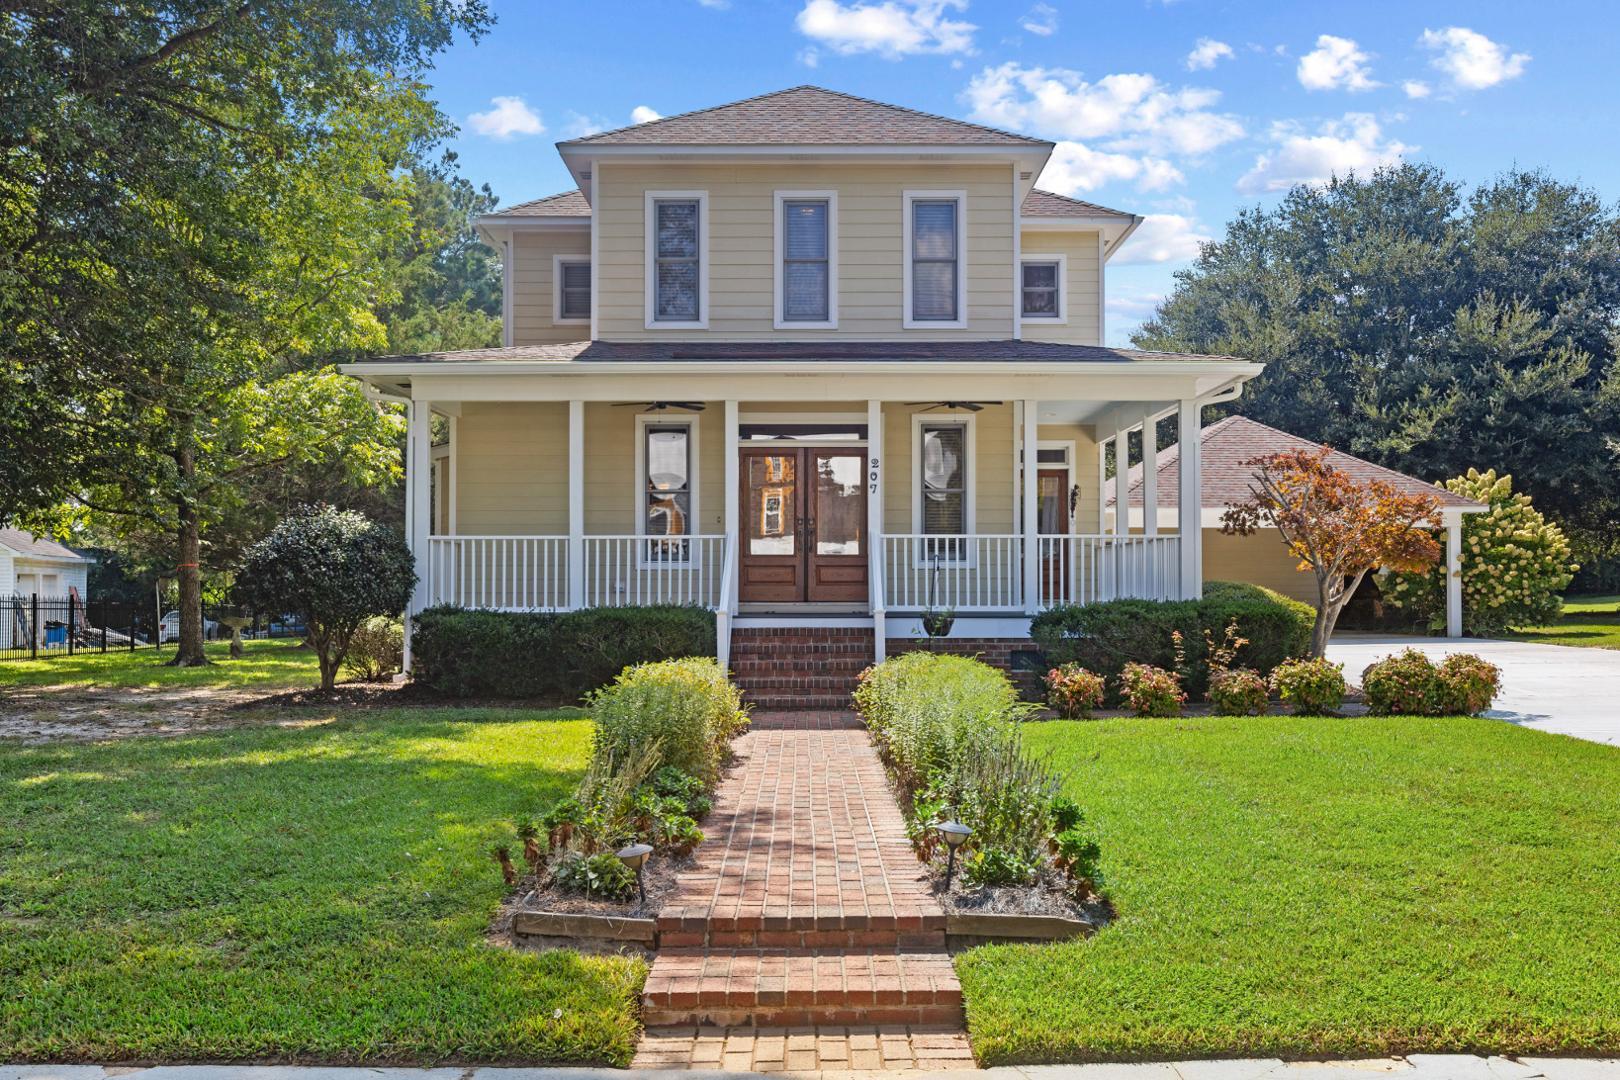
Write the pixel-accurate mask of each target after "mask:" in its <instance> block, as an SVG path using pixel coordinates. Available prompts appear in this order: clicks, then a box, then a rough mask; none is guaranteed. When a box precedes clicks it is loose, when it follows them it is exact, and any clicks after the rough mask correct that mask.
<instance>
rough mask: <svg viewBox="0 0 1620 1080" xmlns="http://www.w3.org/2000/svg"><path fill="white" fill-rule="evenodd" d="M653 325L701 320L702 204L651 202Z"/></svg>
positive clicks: (681, 200)
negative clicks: (655, 323)
mask: <svg viewBox="0 0 1620 1080" xmlns="http://www.w3.org/2000/svg"><path fill="white" fill-rule="evenodd" d="M652 205H653V237H654V241H653V245H654V247H653V290H652V291H653V321H655V322H676V323H682V322H684V323H692V322H699V321H701V319H702V317H703V311H702V298H701V292H702V290H701V285H700V282H701V276H702V271H703V267H702V265H701V260H702V257H703V241H702V203H701V200H699V199H695V198H679V199H654V200H653V204H652Z"/></svg>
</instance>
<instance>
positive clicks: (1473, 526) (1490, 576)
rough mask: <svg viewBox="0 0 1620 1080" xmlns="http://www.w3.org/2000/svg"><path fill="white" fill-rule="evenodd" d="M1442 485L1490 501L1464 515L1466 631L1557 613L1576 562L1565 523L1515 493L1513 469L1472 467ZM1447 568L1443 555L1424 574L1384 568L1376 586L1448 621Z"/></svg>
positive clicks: (1402, 603) (1535, 621)
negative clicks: (1499, 470) (1509, 472)
mask: <svg viewBox="0 0 1620 1080" xmlns="http://www.w3.org/2000/svg"><path fill="white" fill-rule="evenodd" d="M1443 486H1444V487H1445V489H1446V490H1447V491H1449V492H1451V493H1452V494H1454V495H1461V496H1462V497H1463V498H1465V499H1472V500H1474V501H1475V502H1481V503H1485V504H1486V505H1487V506H1489V507H1490V509H1489V510H1487V511H1485V512H1484V513H1482V514H1465V515H1464V516H1463V540H1462V582H1463V629H1464V631H1465V632H1466V633H1469V634H1476V635H1477V634H1493V633H1498V632H1500V631H1503V630H1511V629H1516V628H1518V627H1524V626H1541V625H1545V624H1546V623H1548V622H1551V621H1552V620H1553V619H1555V618H1557V617H1558V611H1559V608H1560V606H1561V604H1562V600H1561V598H1560V594H1561V593H1562V592H1563V590H1564V588H1565V586H1567V585H1568V584H1569V581H1570V578H1571V576H1572V575H1573V574H1574V573H1575V571H1576V570H1577V569H1578V567H1577V566H1576V565H1575V563H1574V562H1572V561H1571V559H1570V547H1569V540H1568V539H1567V538H1566V537H1565V536H1564V532H1563V530H1562V529H1560V528H1559V527H1558V526H1557V525H1554V524H1553V523H1552V522H1550V521H1548V520H1547V519H1546V518H1544V517H1542V516H1541V514H1540V513H1538V512H1537V511H1536V509H1535V508H1534V507H1533V506H1531V505H1530V496H1528V495H1523V494H1515V493H1514V491H1513V478H1512V477H1511V476H1506V475H1504V476H1497V475H1496V470H1495V469H1487V470H1486V471H1485V472H1480V471H1479V470H1478V469H1469V470H1468V474H1467V475H1466V476H1458V477H1455V478H1453V479H1451V480H1447V481H1446V482H1445V484H1444V485H1443ZM1445 575H1446V567H1445V563H1444V561H1443V560H1442V562H1441V563H1440V564H1438V565H1436V566H1435V567H1434V569H1433V570H1431V571H1429V572H1427V573H1423V574H1400V573H1382V574H1380V575H1379V576H1378V588H1379V591H1380V592H1381V593H1382V594H1383V597H1384V600H1385V601H1387V602H1389V603H1392V604H1394V605H1395V606H1396V607H1399V608H1402V609H1404V610H1407V611H1411V612H1412V613H1413V614H1415V615H1417V616H1418V617H1419V618H1421V619H1424V620H1426V621H1427V622H1428V624H1429V626H1430V627H1431V628H1434V629H1443V628H1444V627H1445V624H1446V588H1445V580H1446V579H1445Z"/></svg>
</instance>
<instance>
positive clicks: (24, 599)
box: [0, 595, 304, 660]
mask: <svg viewBox="0 0 1620 1080" xmlns="http://www.w3.org/2000/svg"><path fill="white" fill-rule="evenodd" d="M179 614H180V613H179V612H178V611H174V610H166V611H165V612H164V613H163V615H162V616H161V617H160V616H159V615H158V613H157V611H156V608H155V605H153V604H131V603H128V602H126V601H122V600H109V599H105V598H102V599H96V598H92V599H89V600H83V599H80V598H78V597H72V596H38V595H29V596H9V597H4V596H0V660H34V659H45V658H49V657H55V656H74V655H77V654H79V653H86V652H97V653H109V652H117V651H127V652H133V651H135V650H136V649H161V648H163V647H164V646H173V645H174V643H175V642H176V641H178V640H179V637H180V618H179ZM202 614H203V636H204V637H206V638H208V639H209V640H228V639H229V638H230V636H231V625H230V624H231V623H237V622H240V623H241V625H242V637H244V638H249V639H252V638H270V637H276V638H285V637H299V636H302V634H303V633H304V627H303V625H302V624H301V623H300V622H299V621H298V620H297V619H294V618H289V617H286V616H281V615H264V614H257V613H250V612H243V611H241V610H239V609H234V608H233V609H210V608H207V607H205V608H204V609H203V613H202Z"/></svg>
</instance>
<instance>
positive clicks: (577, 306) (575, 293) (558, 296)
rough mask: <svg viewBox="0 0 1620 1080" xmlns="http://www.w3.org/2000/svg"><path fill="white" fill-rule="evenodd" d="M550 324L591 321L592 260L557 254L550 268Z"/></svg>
mask: <svg viewBox="0 0 1620 1080" xmlns="http://www.w3.org/2000/svg"><path fill="white" fill-rule="evenodd" d="M552 281H553V286H554V287H553V290H552V303H553V305H554V306H553V308H552V312H553V316H552V322H556V323H588V322H590V321H591V261H590V260H589V259H580V258H574V257H572V256H568V255H558V256H556V258H555V260H554V261H553V265H552Z"/></svg>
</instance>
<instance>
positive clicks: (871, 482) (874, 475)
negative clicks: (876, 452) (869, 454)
mask: <svg viewBox="0 0 1620 1080" xmlns="http://www.w3.org/2000/svg"><path fill="white" fill-rule="evenodd" d="M878 468H879V465H878V459H877V458H873V459H872V467H871V468H870V469H868V470H867V473H866V482H867V485H868V488H869V490H870V491H871V493H872V494H873V495H876V494H877V489H878Z"/></svg>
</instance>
